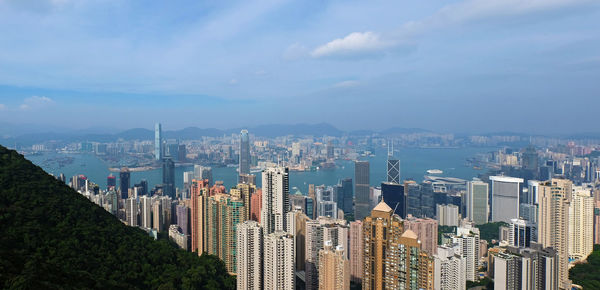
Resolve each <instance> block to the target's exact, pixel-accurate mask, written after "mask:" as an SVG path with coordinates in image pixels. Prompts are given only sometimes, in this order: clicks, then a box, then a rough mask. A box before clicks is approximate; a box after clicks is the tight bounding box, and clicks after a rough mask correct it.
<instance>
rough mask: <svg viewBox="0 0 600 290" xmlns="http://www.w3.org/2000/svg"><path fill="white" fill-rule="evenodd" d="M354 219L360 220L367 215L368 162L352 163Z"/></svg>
mask: <svg viewBox="0 0 600 290" xmlns="http://www.w3.org/2000/svg"><path fill="white" fill-rule="evenodd" d="M354 181H355V183H354V199H355V207H354V218H355V219H356V220H362V219H364V218H365V217H366V216H368V215H369V210H370V209H371V207H370V205H369V203H370V200H369V193H370V191H369V184H370V178H369V161H356V162H355V163H354Z"/></svg>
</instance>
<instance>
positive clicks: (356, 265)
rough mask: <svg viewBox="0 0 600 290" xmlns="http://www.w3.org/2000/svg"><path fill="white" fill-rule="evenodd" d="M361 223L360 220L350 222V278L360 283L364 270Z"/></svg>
mask: <svg viewBox="0 0 600 290" xmlns="http://www.w3.org/2000/svg"><path fill="white" fill-rule="evenodd" d="M363 244H364V243H363V223H362V221H353V222H350V240H349V246H350V248H349V256H350V258H349V259H350V280H351V281H352V282H354V283H357V284H362V277H363V271H364V265H363V261H364V260H363V251H364V249H363Z"/></svg>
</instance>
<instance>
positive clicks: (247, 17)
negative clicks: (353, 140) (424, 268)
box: [0, 0, 600, 133]
mask: <svg viewBox="0 0 600 290" xmlns="http://www.w3.org/2000/svg"><path fill="white" fill-rule="evenodd" d="M599 112H600V2H599V1H597V0H589V1H588V0H465V1H418V0H414V1H413V0H404V1H397V0H396V1H376V0H375V1H352V0H350V1H325V0H319V1H305V0H300V1H258V2H254V1H141V0H140V1H123V0H89V1H74V0H73V1H71V0H0V122H2V123H12V124H34V125H39V126H61V127H66V128H79V129H82V128H87V127H110V128H132V127H147V128H151V127H152V124H153V123H154V122H155V121H160V122H163V123H164V127H165V128H166V129H176V128H182V127H186V126H198V127H215V128H229V127H239V126H253V125H259V124H269V123H319V122H328V123H331V124H333V125H335V126H337V127H339V128H341V129H346V130H351V129H383V128H388V127H392V126H399V127H420V128H425V129H432V130H437V131H444V132H490V131H518V132H532V133H548V132H591V131H595V132H598V131H600V126H599V124H600V116H599Z"/></svg>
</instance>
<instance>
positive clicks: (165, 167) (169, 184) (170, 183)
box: [162, 157, 175, 198]
mask: <svg viewBox="0 0 600 290" xmlns="http://www.w3.org/2000/svg"><path fill="white" fill-rule="evenodd" d="M162 161H163V164H162V171H163V172H162V173H163V178H162V182H163V193H164V195H166V196H169V197H171V198H175V163H174V162H173V159H172V158H170V157H165V158H163V160H162Z"/></svg>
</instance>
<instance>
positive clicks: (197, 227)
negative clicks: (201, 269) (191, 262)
mask: <svg viewBox="0 0 600 290" xmlns="http://www.w3.org/2000/svg"><path fill="white" fill-rule="evenodd" d="M208 190H209V187H208V180H195V179H194V180H192V185H191V187H190V194H191V202H192V205H191V216H192V218H191V223H192V246H191V250H192V252H197V253H198V255H202V253H203V252H204V251H205V250H206V245H205V244H206V235H205V234H204V231H205V228H206V220H205V218H204V212H205V210H206V199H207V198H208Z"/></svg>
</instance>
